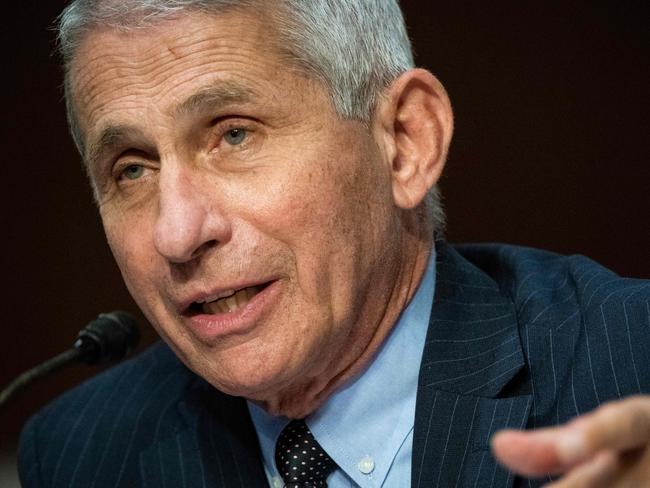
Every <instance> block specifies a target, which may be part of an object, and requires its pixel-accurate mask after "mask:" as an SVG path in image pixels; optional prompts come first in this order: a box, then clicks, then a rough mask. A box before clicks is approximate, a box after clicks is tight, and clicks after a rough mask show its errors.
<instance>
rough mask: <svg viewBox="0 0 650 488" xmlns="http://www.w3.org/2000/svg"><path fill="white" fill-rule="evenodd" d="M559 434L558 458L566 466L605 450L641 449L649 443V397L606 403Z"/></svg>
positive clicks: (557, 439)
mask: <svg viewBox="0 0 650 488" xmlns="http://www.w3.org/2000/svg"><path fill="white" fill-rule="evenodd" d="M557 434H558V435H557V438H556V442H557V454H558V458H559V460H560V461H561V462H563V463H564V464H566V465H571V464H575V463H578V462H581V461H583V460H585V459H588V458H590V457H592V456H594V455H595V454H596V453H597V452H598V451H601V450H605V449H607V450H612V451H619V452H623V451H628V450H633V449H639V448H641V447H644V446H646V445H647V444H648V443H650V397H648V396H645V397H643V396H637V397H630V398H627V399H625V400H621V401H617V402H612V403H608V404H605V405H603V406H602V407H600V408H598V409H597V410H595V411H594V412H592V413H590V414H588V415H585V416H583V417H580V418H578V419H576V420H575V421H574V422H571V423H570V424H568V425H567V426H566V427H564V428H560V429H558V432H557Z"/></svg>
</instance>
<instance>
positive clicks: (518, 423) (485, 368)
mask: <svg viewBox="0 0 650 488" xmlns="http://www.w3.org/2000/svg"><path fill="white" fill-rule="evenodd" d="M437 246H438V247H437V255H438V262H437V268H436V274H437V277H436V291H435V297H434V303H433V308H432V312H431V319H430V322H429V330H428V334H427V340H426V344H425V348H424V354H423V358H422V365H421V367H420V377H419V384H418V394H417V407H416V413H415V427H414V437H413V464H412V470H411V479H412V483H411V484H412V486H413V488H420V487H425V486H426V487H437V486H444V487H447V486H452V487H453V486H492V487H495V488H496V487H506V486H510V485H511V484H512V476H511V475H510V473H508V472H507V471H505V470H504V469H502V468H500V467H499V466H497V464H496V463H495V461H494V459H493V458H492V456H491V454H490V452H489V439H490V437H491V435H492V434H493V433H494V432H495V431H496V430H498V429H502V428H504V427H512V428H522V427H524V426H525V425H526V421H527V419H528V414H529V410H530V406H531V405H530V403H531V399H530V396H529V395H523V396H514V397H510V398H503V399H498V398H495V397H497V396H498V395H499V393H500V392H501V391H502V390H503V389H504V387H505V386H506V384H508V383H509V382H511V380H513V378H514V377H515V376H516V375H517V374H518V373H519V372H520V371H521V370H522V368H523V367H524V365H525V362H524V356H523V352H522V348H521V343H520V338H519V332H518V330H517V321H516V315H515V309H514V305H513V303H512V301H511V300H510V299H509V298H508V297H506V296H504V295H503V294H502V293H501V291H500V290H499V288H498V286H497V285H496V283H495V282H494V281H492V280H491V279H490V278H489V277H488V276H487V275H486V274H484V273H483V272H482V271H480V270H479V269H478V268H476V267H474V266H473V265H472V264H470V263H469V262H468V261H466V260H465V259H464V258H462V257H461V256H460V255H459V254H458V253H457V252H456V251H455V250H453V249H452V248H451V247H449V246H448V245H446V244H445V243H442V242H439V243H437Z"/></svg>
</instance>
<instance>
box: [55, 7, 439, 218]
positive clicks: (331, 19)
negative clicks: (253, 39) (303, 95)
mask: <svg viewBox="0 0 650 488" xmlns="http://www.w3.org/2000/svg"><path fill="white" fill-rule="evenodd" d="M235 9H240V10H246V11H249V12H250V11H253V12H255V11H260V13H261V14H263V16H262V17H261V18H268V19H269V25H270V28H271V29H272V30H273V32H274V33H275V34H276V35H277V36H278V37H279V39H278V40H279V42H278V45H279V46H281V48H282V50H283V51H284V53H283V54H285V55H286V58H287V59H288V60H289V61H290V62H293V63H294V64H295V65H296V67H297V68H298V69H301V70H302V71H303V72H304V73H306V74H307V75H309V76H313V77H315V78H316V79H318V80H319V81H320V82H321V83H323V84H324V86H325V87H326V88H327V90H328V92H329V95H330V98H331V100H332V104H333V106H334V108H335V109H336V111H337V112H338V114H339V115H340V116H341V117H342V118H345V119H355V120H360V121H364V122H368V121H369V120H370V119H371V117H372V115H373V110H374V107H375V105H376V102H377V100H378V98H379V97H380V96H381V93H382V91H383V90H384V89H385V88H386V87H388V86H389V85H390V84H391V83H392V82H393V81H394V80H395V79H396V78H398V77H399V76H400V75H401V74H402V73H404V72H405V71H407V70H409V69H411V68H413V67H414V62H413V55H412V52H411V44H410V41H409V38H408V34H407V32H406V26H405V24H404V18H403V16H402V12H401V10H400V7H399V4H398V1H397V0H337V1H332V0H272V1H271V0H73V1H72V2H71V3H70V4H69V5H68V6H67V7H66V8H65V10H64V11H63V13H62V14H61V16H60V17H59V25H58V27H59V37H58V40H59V51H60V53H61V55H62V57H63V64H64V69H65V83H64V87H65V98H66V105H67V111H68V122H69V124H70V129H71V132H72V137H73V139H74V141H75V144H76V145H77V148H78V149H79V151H80V152H81V154H82V155H83V154H84V150H85V148H84V136H83V133H82V130H81V127H79V124H78V123H77V119H76V116H75V108H74V103H73V98H72V89H71V85H72V83H71V80H70V65H71V62H72V60H73V58H74V55H75V52H76V50H77V48H78V46H79V44H80V43H81V42H82V41H83V39H84V36H85V35H86V34H88V33H89V32H91V31H92V30H93V29H94V28H97V27H101V28H107V27H108V28H114V29H117V30H121V31H129V30H134V29H139V28H143V27H147V26H150V25H153V24H155V23H156V22H159V21H162V20H165V19H167V18H170V17H173V16H175V15H178V14H182V13H183V12H189V11H195V12H197V11H198V12H202V13H206V14H211V15H218V14H219V13H223V12H226V11H230V10H235ZM428 207H429V210H430V211H431V212H432V214H433V215H432V217H433V223H434V228H435V229H436V230H438V231H441V230H442V228H443V226H444V212H443V210H442V208H441V204H440V196H439V192H438V189H437V188H435V187H434V188H433V189H432V190H431V192H430V199H429V202H428Z"/></svg>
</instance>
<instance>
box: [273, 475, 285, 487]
mask: <svg viewBox="0 0 650 488" xmlns="http://www.w3.org/2000/svg"><path fill="white" fill-rule="evenodd" d="M273 488H284V481H282V478H280V477H279V476H275V477H274V478H273Z"/></svg>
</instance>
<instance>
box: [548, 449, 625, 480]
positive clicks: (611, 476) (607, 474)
mask: <svg viewBox="0 0 650 488" xmlns="http://www.w3.org/2000/svg"><path fill="white" fill-rule="evenodd" d="M620 470H621V465H620V462H619V459H618V456H617V454H616V453H615V452H612V451H603V452H600V453H598V455H596V456H595V457H594V458H593V459H591V460H590V461H587V462H585V463H583V464H581V465H580V466H577V467H576V468H574V469H573V470H571V471H570V472H569V473H568V474H566V475H565V476H564V477H562V479H561V480H559V481H556V482H555V483H551V484H548V485H544V488H611V487H612V486H614V482H615V480H616V478H617V477H618V474H619V473H620Z"/></svg>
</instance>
